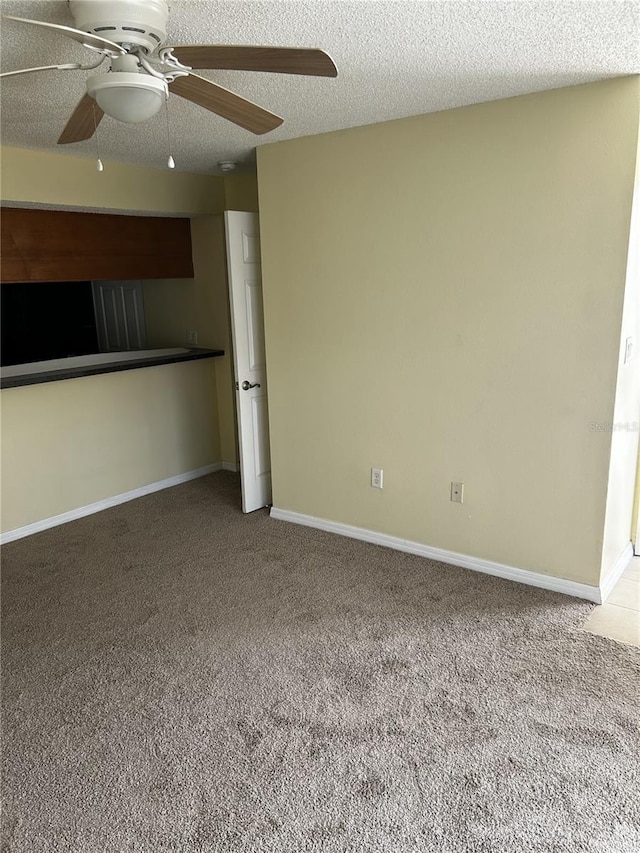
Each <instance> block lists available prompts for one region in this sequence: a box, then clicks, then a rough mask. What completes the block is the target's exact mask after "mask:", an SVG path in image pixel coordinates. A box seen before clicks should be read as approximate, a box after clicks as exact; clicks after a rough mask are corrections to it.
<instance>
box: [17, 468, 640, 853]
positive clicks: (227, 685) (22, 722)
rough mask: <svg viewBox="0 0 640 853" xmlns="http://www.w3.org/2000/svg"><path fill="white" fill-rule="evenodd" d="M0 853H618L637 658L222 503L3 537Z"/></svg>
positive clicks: (531, 613)
mask: <svg viewBox="0 0 640 853" xmlns="http://www.w3.org/2000/svg"><path fill="white" fill-rule="evenodd" d="M3 576H4V578H3V590H4V594H3V610H4V623H3V679H4V715H3V726H4V753H3V770H4V799H5V806H4V816H3V836H2V837H3V843H2V847H1V850H2V853H17V851H28V853H37V851H74V852H75V851H78V853H105V851H107V852H108V853H111V851H113V853H116V851H117V853H123V851H135V853H137V852H138V851H144V853H163V851H184V853H192V851H207V853H209V851H211V853H214V851H215V852H216V853H227V851H229V853H236V851H238V852H239V851H256V852H257V851H273V853H276V852H277V853H301V851H323V853H325V851H326V853H333V851H335V853H347V851H354V853H355V851H358V853H359V851H372V853H381V851H385V853H409V851H420V853H423V851H438V853H440V852H442V853H458V851H464V852H465V853H466V852H467V851H473V852H475V851H478V853H485V851H500V853H505V851H506V852H507V853H510V852H511V851H517V853H537V851H540V853H542V851H544V853H556V851H557V853H560V851H563V853H564V851H593V853H596V851H597V853H632V851H634V853H637V851H638V850H639V849H640V798H639V797H638V790H639V784H638V783H639V781H640V780H639V776H640V772H639V758H640V750H639V741H638V725H637V724H638V706H637V702H636V700H637V686H638V671H639V650H638V649H635V648H632V647H629V646H624V645H622V644H617V643H615V642H613V641H610V640H606V639H604V638H601V637H597V636H593V635H591V634H587V633H583V632H581V631H580V630H579V626H580V624H581V623H582V622H583V621H584V619H585V618H586V616H587V615H588V613H589V612H590V607H591V605H589V604H587V603H585V602H581V601H578V600H576V599H572V598H568V597H564V596H561V595H557V594H554V593H548V592H544V591H541V590H536V589H533V588H530V587H524V586H520V585H517V584H513V583H510V582H508V581H503V580H499V579H496V578H491V577H488V576H485V575H479V574H474V573H472V572H468V571H465V570H463V569H457V568H454V567H451V566H443V565H441V564H437V563H433V562H430V561H428V560H424V559H422V558H419V557H414V556H411V555H406V554H399V553H396V552H393V551H389V550H385V549H383V548H378V547H375V546H372V545H367V544H365V543H361V542H356V541H354V540H348V539H343V538H340V537H337V536H332V535H331V534H325V533H322V532H319V531H312V530H309V529H305V528H301V527H295V526H293V525H289V524H287V523H285V522H279V521H274V520H271V519H270V518H269V517H268V513H267V512H266V511H263V512H258V513H254V514H253V515H251V516H249V517H245V516H242V514H241V513H240V511H239V489H238V484H237V478H236V477H235V476H234V475H232V474H226V473H220V474H214V475H211V476H210V477H206V478H203V479H201V480H197V481H194V482H192V483H189V484H186V485H184V486H178V487H176V488H174V489H170V490H167V491H164V492H160V493H157V494H155V495H151V496H149V497H145V498H142V499H140V500H137V501H135V502H132V503H128V504H125V505H123V506H119V507H115V508H113V509H110V510H107V511H106V512H103V513H101V514H99V515H94V516H91V517H88V518H86V519H82V520H80V521H76V522H73V523H71V524H68V525H65V526H63V527H58V528H55V529H53V530H50V531H46V532H43V533H40V534H38V535H36V536H33V537H31V538H29V539H24V540H21V541H18V542H14V543H11V544H9V545H7V546H6V547H5V548H4V552H3Z"/></svg>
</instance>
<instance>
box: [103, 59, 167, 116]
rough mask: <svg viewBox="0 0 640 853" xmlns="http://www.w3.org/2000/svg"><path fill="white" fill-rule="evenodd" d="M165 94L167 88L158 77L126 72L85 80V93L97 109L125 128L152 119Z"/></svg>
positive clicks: (162, 102)
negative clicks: (120, 122) (122, 124)
mask: <svg viewBox="0 0 640 853" xmlns="http://www.w3.org/2000/svg"><path fill="white" fill-rule="evenodd" d="M168 91H169V90H168V87H167V84H166V83H165V82H164V80H160V79H159V78H158V77H151V76H150V75H147V74H135V73H129V72H126V71H118V72H116V73H113V74H94V76H93V77H89V79H88V80H87V92H88V93H89V95H91V97H92V98H94V99H95V100H96V103H97V104H98V106H99V107H100V109H101V110H103V111H104V112H105V113H106V114H107V115H109V116H111V117H112V118H115V119H117V121H123V122H126V123H128V124H137V123H138V122H141V121H146V120H147V119H150V118H151V117H152V116H154V115H155V114H156V113H157V112H158V111H159V110H160V107H161V106H162V105H163V104H164V102H165V100H166V98H167V95H168Z"/></svg>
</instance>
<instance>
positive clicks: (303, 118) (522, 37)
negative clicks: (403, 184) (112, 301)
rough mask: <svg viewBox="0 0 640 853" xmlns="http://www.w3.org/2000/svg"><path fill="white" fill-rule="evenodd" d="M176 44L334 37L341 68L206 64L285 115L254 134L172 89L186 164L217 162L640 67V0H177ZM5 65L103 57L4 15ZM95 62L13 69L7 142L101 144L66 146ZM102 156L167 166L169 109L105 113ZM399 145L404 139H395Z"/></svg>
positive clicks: (33, 11) (20, 2)
mask: <svg viewBox="0 0 640 853" xmlns="http://www.w3.org/2000/svg"><path fill="white" fill-rule="evenodd" d="M170 7H171V14H170V20H169V37H168V41H169V43H171V44H203V43H213V44H266V45H281V46H305V47H321V48H323V49H324V50H326V51H327V52H328V53H329V54H330V55H331V56H332V57H333V59H334V61H335V63H336V65H337V66H338V77H337V79H327V78H305V77H297V76H287V75H276V74H258V73H249V72H244V71H233V72H231V71H228V72H220V71H218V72H201V73H202V74H203V76H208V77H209V78H210V79H212V80H215V81H216V82H219V83H221V84H222V85H223V86H226V87H227V88H229V89H232V90H234V91H236V92H237V93H238V94H241V95H242V96H244V97H246V98H248V99H249V100H253V101H255V102H256V103H259V104H260V105H261V106H264V107H266V108H267V109H269V110H272V111H273V112H276V113H278V114H280V115H281V116H283V117H284V119H285V121H284V124H283V125H282V127H280V128H278V129H277V130H275V131H273V132H271V133H269V134H266V135H264V136H261V137H257V136H254V135H253V134H251V133H249V132H248V131H245V130H242V129H241V128H238V127H236V126H235V125H233V124H230V123H229V122H226V121H224V120H223V119H221V118H218V117H217V116H214V115H213V114H211V113H209V112H207V111H206V110H203V109H200V108H198V107H196V106H195V105H193V104H191V103H189V102H187V101H184V100H183V99H181V98H179V97H176V96H173V97H172V98H170V102H169V121H170V129H171V137H172V143H173V155H174V157H175V160H176V163H177V168H178V169H181V170H184V171H192V172H203V173H212V174H215V173H217V172H218V167H217V164H218V162H219V161H221V160H235V161H237V162H238V163H239V164H240V165H241V166H242V165H243V164H249V163H251V162H252V161H253V157H254V150H255V146H256V145H258V144H261V143H262V142H271V141H274V142H275V141H278V140H282V139H291V138H294V137H298V136H306V135H308V134H314V133H321V132H323V131H329V130H338V129H341V128H346V127H355V126H358V125H363V124H372V123H375V122H380V121H385V120H388V119H394V118H401V117H404V116H411V115H418V114H421V113H427V112H433V111H435V110H442V109H448V108H451V107H457V106H462V105H465V104H471V103H478V102H481V101H487V100H493V99H497V98H505V97H509V96H512V95H519V94H523V93H526V92H536V91H540V90H543V89H549V88H557V87H559V86H568V85H573V84H577V83H584V82H587V81H592V80H599V79H603V78H605V77H611V76H619V75H625V74H634V73H640V0H638V2H624V0H616V2H588V0H578V2H555V0H539V2H530V0H529V2H517V0H516V2H493V1H492V0H484V2H464V0H447V2H428V0H421V2H402V0H396V2H374V0H360V2H351V1H350V0H349V2H347V0H329V2H327V0H302V2H297V0H296V1H294V2H288V0H268V2H246V0H240V2H236V0H170ZM0 8H1V10H2V13H3V14H5V15H18V16H21V17H25V18H34V19H38V20H46V21H51V22H54V23H61V24H66V25H68V26H73V23H74V22H73V19H72V17H71V15H70V13H69V10H68V5H67V3H66V0H3V2H2V4H1V7H0ZM1 57H2V70H3V71H9V70H13V69H17V68H22V67H32V66H36V65H46V64H51V63H57V62H73V61H84V62H87V61H91V60H92V59H93V58H94V57H95V54H94V53H92V52H90V51H88V50H86V49H85V48H83V47H82V46H80V45H79V44H77V43H75V42H73V41H70V40H67V39H65V38H63V37H61V36H59V35H58V34H56V33H50V32H44V31H43V32H40V31H37V30H35V31H34V28H29V27H27V26H25V25H21V24H18V23H15V22H12V21H4V22H3V24H2V47H1ZM89 73H90V72H86V71H67V72H61V71H54V72H44V73H40V74H28V75H24V76H22V77H11V78H6V79H5V80H3V81H2V90H1V95H2V125H1V133H2V142H3V144H6V145H14V146H18V147H27V148H38V149H44V150H51V151H53V150H57V151H63V152H65V153H71V154H75V155H81V156H87V157H95V156H96V144H95V141H93V140H89V141H87V142H81V143H75V144H73V145H69V146H64V147H63V146H56V140H57V138H58V136H59V134H60V132H61V130H62V128H63V127H64V125H65V123H66V121H67V118H68V116H69V115H70V113H71V111H72V110H73V108H74V107H75V105H76V103H77V102H78V100H79V99H80V97H81V96H82V94H83V93H84V80H85V79H86V77H87V76H88V75H89ZM99 145H100V151H101V156H102V158H103V160H105V162H107V161H109V160H119V161H124V162H129V163H144V164H147V165H150V166H162V165H164V164H165V163H166V160H167V130H166V119H165V116H164V112H163V111H161V113H160V114H159V115H158V116H156V117H155V118H153V119H151V120H149V121H148V122H146V123H144V124H140V125H124V124H120V123H118V122H116V121H114V120H113V119H111V118H109V117H105V119H104V121H103V122H102V123H101V125H100V129H99ZM389 153H390V156H392V155H393V153H394V152H389Z"/></svg>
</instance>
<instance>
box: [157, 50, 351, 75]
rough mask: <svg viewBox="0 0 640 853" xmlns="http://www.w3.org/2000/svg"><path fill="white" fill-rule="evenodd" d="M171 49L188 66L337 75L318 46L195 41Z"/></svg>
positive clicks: (327, 57) (329, 59) (329, 58)
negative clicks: (276, 45)
mask: <svg viewBox="0 0 640 853" xmlns="http://www.w3.org/2000/svg"><path fill="white" fill-rule="evenodd" d="M171 50H173V54H174V56H175V57H176V58H177V59H178V60H179V61H180V62H182V63H183V64H184V65H190V66H191V68H208V69H224V70H227V71H271V72H273V73H275V74H307V75H308V76H310V77H337V76H338V70H337V68H336V66H335V65H334V62H333V60H332V59H331V57H330V56H329V54H328V53H325V52H324V50H319V49H318V48H307V47H253V46H248V45H247V46H245V45H225V44H203V45H197V44H194V45H177V46H176V47H172V48H171Z"/></svg>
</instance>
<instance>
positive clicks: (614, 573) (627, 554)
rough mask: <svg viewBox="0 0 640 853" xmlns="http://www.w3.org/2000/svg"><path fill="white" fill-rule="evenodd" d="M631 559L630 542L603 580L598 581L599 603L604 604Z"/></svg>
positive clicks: (631, 547)
mask: <svg viewBox="0 0 640 853" xmlns="http://www.w3.org/2000/svg"><path fill="white" fill-rule="evenodd" d="M632 559H633V545H632V544H631V542H629V544H628V545H627V546H626V548H625V549H624V551H623V552H622V554H620V556H619V557H618V559H617V560H616V561H615V563H614V564H613V566H612V567H611V571H609V572H607V574H606V576H605V577H604V579H603V580H601V581H600V595H601V599H602V600H601V603H602V604H604V603H605V601H606V600H607V598H609V596H610V595H611V592H612V590H613V588H614V586H615V585H616V584H617V583H618V581H619V580H620V578H621V577H622V574H623V572H624V570H625V569H626V568H627V566H628V565H629V563H630V562H631V560H632Z"/></svg>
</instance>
